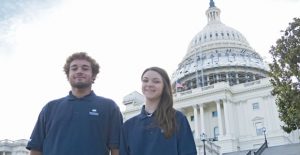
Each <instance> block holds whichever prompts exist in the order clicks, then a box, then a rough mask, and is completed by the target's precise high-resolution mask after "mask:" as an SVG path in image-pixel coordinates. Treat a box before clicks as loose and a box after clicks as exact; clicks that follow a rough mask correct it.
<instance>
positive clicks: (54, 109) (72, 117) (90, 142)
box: [26, 92, 123, 155]
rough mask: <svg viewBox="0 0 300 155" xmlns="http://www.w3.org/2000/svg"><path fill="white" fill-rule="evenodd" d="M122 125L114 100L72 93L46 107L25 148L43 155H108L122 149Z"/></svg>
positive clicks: (92, 93) (120, 115) (92, 94)
mask: <svg viewBox="0 0 300 155" xmlns="http://www.w3.org/2000/svg"><path fill="white" fill-rule="evenodd" d="M122 122H123V120H122V114H121V112H120V110H119V107H118V106H117V105H116V104H115V102H114V101H113V100H111V99H107V98H103V97H100V96H96V95H95V94H94V92H91V93H90V94H89V95H87V96H85V97H83V98H76V97H75V96H73V95H72V94H71V93H70V94H69V95H68V96H66V97H64V98H61V99H58V100H54V101H51V102H49V103H48V104H47V105H45V107H44V108H43V110H42V111H41V113H40V115H39V118H38V120H37V123H36V125H35V127H34V130H33V132H32V135H31V137H30V139H31V140H30V141H29V142H28V144H27V147H26V148H27V149H33V150H38V151H41V152H42V153H43V155H108V154H109V148H119V137H120V134H119V133H120V129H121V126H122Z"/></svg>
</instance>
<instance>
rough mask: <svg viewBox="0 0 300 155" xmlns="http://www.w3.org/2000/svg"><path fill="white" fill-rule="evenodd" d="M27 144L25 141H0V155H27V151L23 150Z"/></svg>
mask: <svg viewBox="0 0 300 155" xmlns="http://www.w3.org/2000/svg"><path fill="white" fill-rule="evenodd" d="M27 142H28V140H26V139H20V140H16V141H12V140H8V139H4V140H0V155H29V151H28V150H27V149H26V148H25V147H26V145H27Z"/></svg>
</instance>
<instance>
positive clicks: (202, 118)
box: [200, 104, 205, 133]
mask: <svg viewBox="0 0 300 155" xmlns="http://www.w3.org/2000/svg"><path fill="white" fill-rule="evenodd" d="M200 117H201V133H205V126H204V110H203V104H201V105H200Z"/></svg>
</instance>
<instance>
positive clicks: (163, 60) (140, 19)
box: [0, 0, 300, 140]
mask: <svg viewBox="0 0 300 155" xmlns="http://www.w3.org/2000/svg"><path fill="white" fill-rule="evenodd" d="M0 1H1V5H0V69H1V76H0V82H1V89H0V94H1V102H0V123H1V127H0V140H1V139H12V140H16V139H21V138H27V139H28V138H29V136H30V133H31V131H32V128H33V126H34V123H35V121H36V119H37V116H38V113H39V112H40V110H41V108H42V107H43V106H44V105H45V104H46V103H47V102H48V101H49V100H52V99H56V98H60V97H62V96H65V95H66V94H67V92H68V91H69V90H70V87H69V84H68V82H67V80H66V77H65V75H64V73H63V70H62V67H63V65H64V62H65V59H66V57H67V56H69V55H70V54H71V53H73V52H77V51H86V52H88V53H89V54H90V55H91V56H93V57H95V58H96V59H97V61H98V62H99V64H100V66H101V71H100V74H99V76H98V78H97V80H96V83H95V84H94V86H93V89H94V91H95V92H96V93H97V94H98V95H102V96H105V97H110V98H112V99H114V100H115V101H116V102H117V103H118V104H119V105H120V107H121V109H124V107H123V105H122V99H123V97H124V96H125V95H127V94H129V93H131V92H132V91H135V90H136V91H138V92H140V79H139V78H140V74H141V72H142V71H143V70H144V69H145V68H146V67H149V66H160V67H163V68H165V69H166V70H167V71H168V73H169V74H170V75H171V74H172V73H173V71H175V69H176V68H177V65H178V64H179V63H180V61H181V60H182V58H183V56H184V55H185V53H186V51H187V47H188V44H189V42H190V41H191V39H192V38H193V37H194V36H195V35H196V34H197V33H198V32H200V31H201V30H202V28H203V27H204V26H205V25H206V24H207V18H206V16H205V11H206V10H207V9H208V7H209V0H185V1H182V0H181V1H179V0H163V1H162V0H151V1H141V0H127V1H123V0H110V1H101V0H100V1H98V0H26V1H23V0H0ZM215 4H216V6H217V7H218V8H220V9H221V20H222V22H223V23H224V24H226V25H227V26H230V27H233V28H235V29H236V30H238V31H240V32H241V33H242V34H243V35H244V36H245V37H246V38H247V40H248V42H249V43H250V45H251V46H252V47H253V48H254V49H255V50H256V51H257V52H258V53H259V54H260V55H261V56H262V57H264V58H265V59H266V60H268V59H270V56H269V54H268V50H269V49H270V46H271V45H274V44H275V41H276V40H277V39H278V38H279V37H280V36H281V34H280V30H284V29H285V28H286V27H287V26H288V23H289V22H291V21H292V18H294V17H299V15H300V9H299V8H300V1H299V0H264V1H262V0H247V1H246V0H244V1H240V0H215Z"/></svg>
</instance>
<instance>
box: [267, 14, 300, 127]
mask: <svg viewBox="0 0 300 155" xmlns="http://www.w3.org/2000/svg"><path fill="white" fill-rule="evenodd" d="M293 20H294V21H293V22H291V23H289V26H288V27H287V29H286V30H285V31H281V32H282V33H283V35H282V36H281V38H280V39H278V40H277V41H276V46H271V49H270V51H269V53H270V54H271V55H272V59H273V62H272V63H271V64H269V66H270V77H271V80H270V82H271V83H272V85H273V86H274V88H273V90H272V92H271V93H272V95H275V96H276V101H275V103H276V104H277V106H278V108H279V118H280V119H281V120H282V121H283V122H284V125H283V126H282V129H283V130H284V131H285V132H287V133H290V132H292V131H293V130H296V129H299V128H300V83H299V82H300V18H294V19H293Z"/></svg>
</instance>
